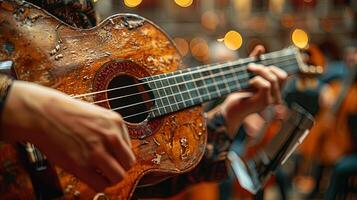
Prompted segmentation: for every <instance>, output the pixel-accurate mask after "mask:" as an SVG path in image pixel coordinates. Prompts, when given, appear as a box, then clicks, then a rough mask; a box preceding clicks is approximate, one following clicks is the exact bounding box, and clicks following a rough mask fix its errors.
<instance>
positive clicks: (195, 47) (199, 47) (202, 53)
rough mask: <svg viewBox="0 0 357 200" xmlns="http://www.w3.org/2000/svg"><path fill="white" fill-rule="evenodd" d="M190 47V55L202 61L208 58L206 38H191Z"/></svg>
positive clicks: (206, 60)
mask: <svg viewBox="0 0 357 200" xmlns="http://www.w3.org/2000/svg"><path fill="white" fill-rule="evenodd" d="M190 49H191V53H192V55H193V56H194V57H195V58H196V59H197V60H200V61H202V62H208V60H209V48H208V44H207V42H206V40H204V39H203V38H200V37H196V38H193V39H192V40H191V41H190Z"/></svg>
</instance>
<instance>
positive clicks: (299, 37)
mask: <svg viewBox="0 0 357 200" xmlns="http://www.w3.org/2000/svg"><path fill="white" fill-rule="evenodd" d="M291 40H292V41H293V43H294V45H295V46H297V47H299V48H301V49H303V48H305V47H307V44H308V42H309V37H308V35H307V33H306V32H305V31H304V30H302V29H295V30H294V31H293V33H292V35H291Z"/></svg>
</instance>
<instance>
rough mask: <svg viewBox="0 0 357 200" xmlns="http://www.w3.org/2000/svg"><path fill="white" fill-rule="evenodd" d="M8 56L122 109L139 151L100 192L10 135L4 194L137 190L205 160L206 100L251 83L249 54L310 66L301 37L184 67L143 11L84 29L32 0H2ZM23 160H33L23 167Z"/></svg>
mask: <svg viewBox="0 0 357 200" xmlns="http://www.w3.org/2000/svg"><path fill="white" fill-rule="evenodd" d="M0 61H2V63H3V65H6V66H12V69H13V72H14V74H15V76H16V78H17V79H18V80H23V81H29V82H35V83H37V84H41V85H44V86H47V87H51V88H54V89H57V90H60V91H62V92H64V93H67V94H68V95H71V96H72V97H73V98H78V99H81V100H84V101H87V102H91V103H94V104H97V105H100V106H103V107H106V108H108V109H111V110H114V111H117V112H119V113H120V114H121V115H122V116H123V118H124V119H125V121H126V124H127V126H128V129H129V134H130V137H131V142H132V148H133V151H134V154H135V156H136V158H137V164H135V166H133V168H132V169H131V170H130V171H129V172H128V174H127V176H126V177H125V179H124V180H123V181H121V182H119V183H117V184H116V185H114V186H112V187H110V188H108V189H106V190H105V191H104V192H103V193H98V194H97V193H95V192H94V191H93V190H92V189H91V188H89V187H88V186H87V185H86V184H84V183H83V182H81V181H80V180H78V179H77V178H76V177H75V176H73V175H71V174H68V173H67V172H65V171H64V170H62V169H60V168H54V169H53V170H51V169H52V168H51V165H50V164H49V162H48V161H47V160H46V157H45V156H43V155H42V154H40V152H39V151H38V150H36V148H33V145H31V144H28V143H25V144H24V145H20V146H21V148H20V150H21V151H24V152H25V156H22V158H21V155H23V154H21V153H19V151H17V149H19V148H14V146H13V145H8V144H3V145H1V147H0V163H1V165H0V168H1V169H0V193H1V194H0V199H34V198H38V199H41V198H42V199H48V198H54V197H59V196H60V198H63V199H79V198H80V199H93V198H94V199H129V198H130V197H131V196H132V194H133V191H134V189H135V187H136V186H137V185H138V183H139V181H141V184H144V185H146V184H152V183H154V182H155V181H158V177H161V178H163V177H165V176H169V175H171V176H172V175H174V174H179V173H184V172H187V171H189V170H191V169H193V168H194V167H195V166H196V165H197V163H198V162H199V161H200V159H201V157H202V155H203V153H204V151H205V145H206V139H207V134H206V132H207V131H206V122H205V118H204V114H203V111H202V108H201V106H200V105H201V103H203V102H206V101H209V100H212V99H215V98H219V97H222V96H224V95H227V94H229V93H232V92H235V91H239V90H241V89H245V88H247V87H248V86H249V85H248V80H249V79H250V78H252V77H253V76H254V74H252V73H250V72H248V71H247V64H249V63H252V62H255V63H261V64H264V65H276V66H278V67H280V68H282V69H284V70H286V71H287V72H289V73H297V72H299V71H300V70H306V66H305V65H304V64H303V63H302V61H301V59H300V57H299V53H298V50H297V49H295V48H292V47H290V48H286V49H283V50H280V51H276V52H272V53H268V54H264V55H262V56H261V57H260V58H246V59H241V60H237V61H232V62H227V63H222V64H214V65H206V66H199V67H193V68H187V69H184V68H183V67H182V66H183V65H182V59H181V56H180V54H179V53H178V51H177V48H176V47H175V44H174V43H173V42H172V40H171V39H170V38H169V37H168V35H167V34H166V33H165V32H164V31H162V30H161V29H160V28H159V27H158V26H156V25H155V24H154V23H152V22H150V21H149V20H147V19H144V18H142V17H140V16H137V15H132V14H118V15H114V16H112V17H109V18H108V19H106V20H104V21H103V22H101V23H100V24H99V25H97V26H96V27H94V28H91V29H87V30H82V29H77V28H74V27H71V26H69V25H67V24H65V23H63V22H62V21H60V20H58V19H57V18H55V17H54V16H52V15H50V14H49V13H47V12H46V11H44V10H42V9H40V8H39V7H36V6H34V5H33V4H30V3H26V2H23V1H3V0H0ZM21 151H20V152H21ZM24 160H27V161H28V162H27V163H30V165H27V166H29V167H26V168H25V167H23V165H22V164H23V161H24ZM25 166H26V165H25ZM28 172H30V175H29V173H28ZM42 174H46V176H47V175H48V176H49V177H50V178H41V177H43V176H42ZM34 180H35V181H34ZM39 182H40V183H42V184H38V183H39ZM53 195H58V196H53Z"/></svg>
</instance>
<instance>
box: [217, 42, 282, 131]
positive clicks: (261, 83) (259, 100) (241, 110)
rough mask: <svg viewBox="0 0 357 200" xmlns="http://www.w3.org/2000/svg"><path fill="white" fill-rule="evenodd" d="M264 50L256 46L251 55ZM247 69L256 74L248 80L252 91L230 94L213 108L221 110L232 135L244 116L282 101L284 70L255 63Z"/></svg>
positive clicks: (256, 54)
mask: <svg viewBox="0 0 357 200" xmlns="http://www.w3.org/2000/svg"><path fill="white" fill-rule="evenodd" d="M264 51H265V50H264V48H263V47H262V46H257V47H255V49H254V50H253V52H252V53H251V56H258V55H260V54H261V53H263V52H264ZM248 70H249V71H251V72H253V73H254V74H256V76H255V77H254V78H252V79H251V80H250V82H249V83H250V86H251V89H252V90H253V92H237V93H233V94H230V95H229V96H228V97H227V98H226V100H225V101H224V102H223V103H222V105H220V107H219V108H218V109H216V110H215V111H217V110H220V111H221V112H222V115H223V117H224V118H225V120H226V125H227V130H228V132H229V134H231V136H232V137H233V135H234V134H235V133H236V132H237V129H238V127H239V126H240V125H241V123H242V121H243V119H244V118H245V117H246V116H248V115H249V114H252V113H256V112H260V111H262V110H264V109H265V108H266V107H267V106H268V105H271V104H279V103H281V102H282V99H281V93H280V89H281V86H282V84H283V82H284V81H285V80H286V78H287V73H286V72H285V71H283V70H281V69H279V68H277V67H275V66H263V65H257V64H251V65H249V66H248ZM215 111H213V112H215Z"/></svg>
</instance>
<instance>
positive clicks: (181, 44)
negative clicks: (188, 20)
mask: <svg viewBox="0 0 357 200" xmlns="http://www.w3.org/2000/svg"><path fill="white" fill-rule="evenodd" d="M174 41H175V43H176V46H177V48H178V50H179V52H180V54H181V55H182V56H185V55H187V54H188V51H189V46H188V42H187V41H186V40H185V39H183V38H174Z"/></svg>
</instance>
